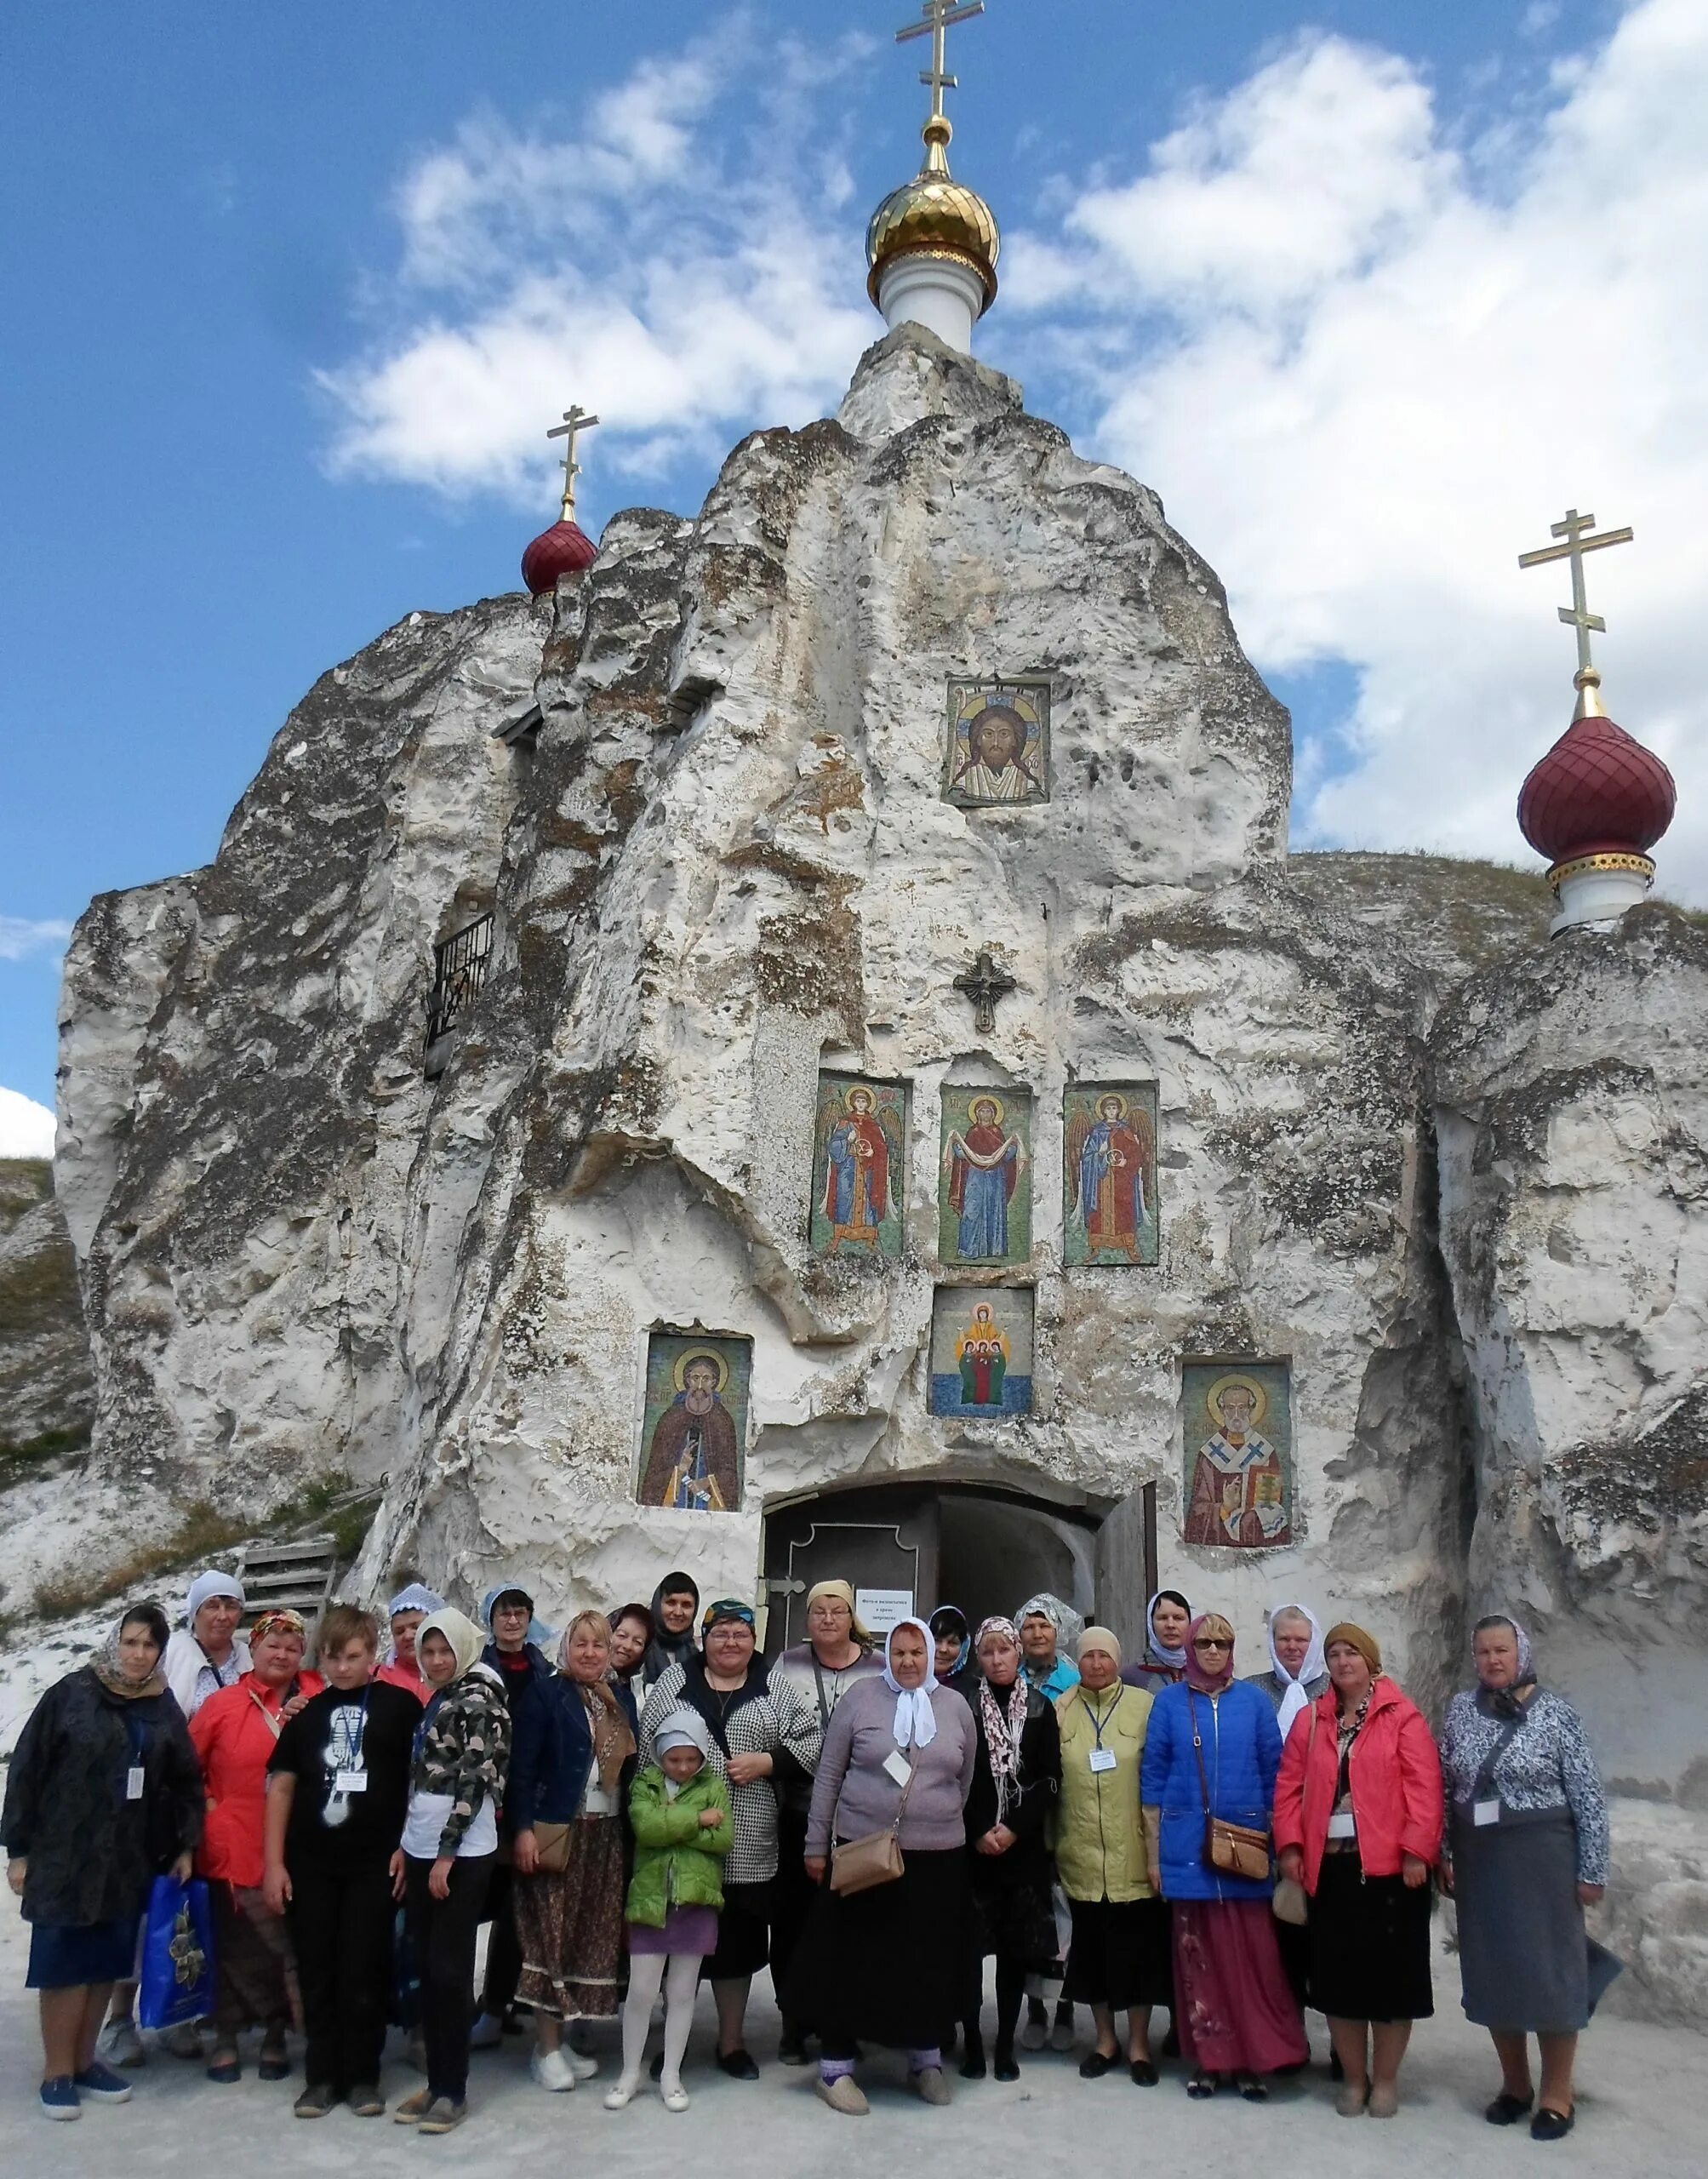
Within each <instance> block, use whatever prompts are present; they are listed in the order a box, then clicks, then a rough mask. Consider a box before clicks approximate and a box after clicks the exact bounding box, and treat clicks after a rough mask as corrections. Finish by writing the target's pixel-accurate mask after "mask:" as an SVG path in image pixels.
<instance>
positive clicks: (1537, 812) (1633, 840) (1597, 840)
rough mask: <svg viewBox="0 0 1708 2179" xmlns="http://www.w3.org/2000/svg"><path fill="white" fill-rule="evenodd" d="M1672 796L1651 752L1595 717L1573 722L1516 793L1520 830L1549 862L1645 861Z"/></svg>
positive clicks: (1671, 804)
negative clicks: (1604, 858) (1584, 859)
mask: <svg viewBox="0 0 1708 2179" xmlns="http://www.w3.org/2000/svg"><path fill="white" fill-rule="evenodd" d="M1677 798H1678V791H1677V787H1675V786H1674V785H1673V782H1672V775H1671V772H1669V771H1668V770H1667V769H1666V767H1665V764H1662V763H1661V761H1660V759H1659V757H1657V756H1656V755H1655V754H1654V751H1653V750H1650V749H1645V748H1644V747H1643V746H1642V742H1640V741H1633V740H1632V738H1631V735H1628V734H1627V733H1626V732H1625V729H1623V727H1618V726H1615V725H1614V723H1613V721H1612V720H1611V719H1610V718H1602V717H1601V716H1600V715H1599V714H1596V715H1593V716H1591V717H1590V718H1578V719H1574V720H1573V722H1572V723H1571V724H1570V725H1569V726H1568V728H1567V729H1566V730H1565V732H1564V733H1563V734H1562V735H1561V736H1560V738H1559V740H1558V741H1557V742H1556V743H1555V744H1554V746H1553V747H1552V748H1551V750H1550V751H1549V752H1548V753H1547V755H1546V756H1545V757H1544V758H1542V760H1541V762H1540V763H1539V764H1538V765H1536V767H1535V769H1534V770H1533V771H1532V772H1531V774H1530V776H1529V778H1528V779H1527V780H1526V781H1525V782H1524V784H1523V786H1522V787H1521V788H1520V789H1519V791H1518V828H1519V830H1520V831H1521V832H1522V833H1523V835H1524V837H1525V838H1526V839H1527V840H1528V842H1529V843H1530V844H1531V846H1532V847H1533V848H1534V849H1535V850H1536V852H1537V854H1538V855H1546V856H1547V858H1548V860H1549V861H1550V862H1551V863H1562V862H1571V861H1576V860H1577V859H1578V858H1579V856H1581V855H1646V854H1647V853H1648V850H1649V849H1650V848H1652V847H1653V846H1654V843H1655V842H1656V841H1657V840H1658V839H1659V838H1660V836H1661V834H1662V833H1663V832H1665V830H1666V828H1667V826H1669V825H1670V824H1671V822H1672V812H1673V809H1674V807H1675V806H1676V804H1677Z"/></svg>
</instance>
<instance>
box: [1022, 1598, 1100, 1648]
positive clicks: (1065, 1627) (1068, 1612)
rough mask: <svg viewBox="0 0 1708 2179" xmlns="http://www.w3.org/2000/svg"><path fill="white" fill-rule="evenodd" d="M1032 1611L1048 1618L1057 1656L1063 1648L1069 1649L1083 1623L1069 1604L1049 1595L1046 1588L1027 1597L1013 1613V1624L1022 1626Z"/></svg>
mask: <svg viewBox="0 0 1708 2179" xmlns="http://www.w3.org/2000/svg"><path fill="white" fill-rule="evenodd" d="M1034 1612H1037V1613H1039V1614H1040V1615H1041V1616H1043V1618H1045V1619H1047V1620H1048V1621H1049V1623H1050V1625H1051V1626H1052V1627H1054V1629H1055V1652H1056V1655H1057V1656H1060V1655H1061V1654H1062V1652H1063V1651H1064V1650H1071V1648H1072V1647H1073V1645H1074V1644H1075V1643H1076V1642H1077V1640H1078V1639H1079V1635H1080V1629H1081V1628H1082V1627H1083V1626H1084V1625H1085V1621H1083V1620H1082V1618H1081V1617H1080V1616H1079V1614H1078V1613H1077V1611H1076V1610H1074V1608H1073V1606H1072V1605H1071V1604H1064V1603H1063V1602H1062V1600H1061V1599H1060V1597H1053V1596H1051V1595H1050V1594H1049V1593H1048V1590H1046V1591H1045V1592H1044V1593H1043V1594H1042V1595H1040V1596H1035V1597H1028V1598H1027V1599H1026V1600H1025V1603H1024V1604H1022V1605H1021V1606H1020V1610H1018V1611H1017V1612H1016V1613H1015V1614H1014V1624H1015V1626H1016V1627H1024V1626H1025V1623H1026V1621H1027V1620H1028V1619H1030V1618H1031V1616H1032V1614H1033V1613H1034Z"/></svg>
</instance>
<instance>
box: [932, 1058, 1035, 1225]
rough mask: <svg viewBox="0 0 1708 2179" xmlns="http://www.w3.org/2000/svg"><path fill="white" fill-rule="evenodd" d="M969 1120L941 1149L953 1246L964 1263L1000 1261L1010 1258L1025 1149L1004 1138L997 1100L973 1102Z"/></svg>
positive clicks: (1010, 1137)
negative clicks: (1011, 1210)
mask: <svg viewBox="0 0 1708 2179" xmlns="http://www.w3.org/2000/svg"><path fill="white" fill-rule="evenodd" d="M968 1119H969V1120H970V1122H971V1125H970V1126H969V1127H968V1130H967V1132H966V1133H965V1134H964V1135H963V1134H961V1133H960V1132H959V1131H958V1130H957V1131H955V1132H953V1133H951V1135H950V1137H949V1140H948V1141H947V1142H946V1143H945V1145H944V1146H943V1170H944V1171H945V1173H947V1174H948V1175H949V1208H950V1209H951V1210H952V1211H953V1212H954V1213H955V1215H956V1218H957V1221H959V1223H958V1227H957V1239H956V1247H957V1250H958V1251H959V1254H960V1256H961V1260H962V1261H963V1263H969V1262H974V1261H978V1260H979V1259H980V1258H981V1257H995V1258H996V1259H997V1261H1001V1260H1002V1259H1003V1257H1004V1256H1006V1255H1008V1205H1009V1204H1010V1203H1012V1202H1013V1200H1014V1186H1015V1183H1016V1181H1018V1180H1019V1179H1020V1169H1021V1167H1022V1166H1023V1165H1024V1164H1025V1162H1026V1153H1025V1146H1024V1145H1023V1144H1022V1142H1021V1141H1020V1136H1019V1135H1015V1134H1014V1133H1013V1132H1012V1131H1010V1132H1008V1133H1004V1131H1003V1107H1002V1102H1001V1100H1000V1099H998V1098H996V1097H975V1098H974V1100H973V1101H972V1104H971V1106H970V1107H968Z"/></svg>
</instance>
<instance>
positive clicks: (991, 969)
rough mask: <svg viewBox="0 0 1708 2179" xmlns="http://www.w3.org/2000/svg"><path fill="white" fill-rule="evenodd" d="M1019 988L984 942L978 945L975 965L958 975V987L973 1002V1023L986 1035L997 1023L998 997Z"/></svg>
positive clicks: (956, 987) (1003, 996)
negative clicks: (994, 958) (982, 944)
mask: <svg viewBox="0 0 1708 2179" xmlns="http://www.w3.org/2000/svg"><path fill="white" fill-rule="evenodd" d="M1017 988H1018V987H1017V986H1016V984H1015V982H1014V978H1013V977H1012V976H1011V975H1009V974H1008V970H1007V969H999V968H998V967H997V964H996V963H995V962H994V961H993V960H992V959H991V954H990V949H989V947H984V946H981V947H980V948H979V954H978V958H977V959H976V960H975V961H974V964H973V965H972V967H971V968H970V969H967V970H966V971H965V973H964V974H963V975H958V976H957V977H956V979H955V989H956V990H957V991H958V992H964V993H965V995H966V996H967V997H968V998H969V999H971V1000H972V1002H973V1027H974V1028H975V1029H976V1030H978V1031H979V1032H980V1035H982V1036H986V1037H988V1036H989V1035H990V1033H991V1031H992V1030H993V1029H994V1028H995V1027H996V1026H997V1000H998V999H999V998H1007V997H1008V993H1009V992H1011V991H1014V990H1016V989H1017Z"/></svg>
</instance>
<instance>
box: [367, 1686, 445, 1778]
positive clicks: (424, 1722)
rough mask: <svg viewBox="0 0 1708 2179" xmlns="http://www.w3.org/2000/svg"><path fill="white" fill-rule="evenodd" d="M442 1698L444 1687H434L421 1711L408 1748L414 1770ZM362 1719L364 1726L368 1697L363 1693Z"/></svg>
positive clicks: (410, 1763)
mask: <svg viewBox="0 0 1708 2179" xmlns="http://www.w3.org/2000/svg"><path fill="white" fill-rule="evenodd" d="M444 1699H445V1690H444V1689H443V1687H439V1688H435V1689H434V1690H433V1693H432V1695H431V1698H430V1699H429V1701H428V1702H427V1706H426V1708H425V1709H424V1710H423V1711H422V1713H421V1721H420V1724H418V1725H417V1726H416V1728H415V1737H414V1742H413V1744H412V1745H411V1747H410V1749H409V1767H410V1769H411V1770H414V1767H415V1765H416V1764H418V1763H419V1762H420V1759H421V1754H422V1751H423V1750H424V1749H425V1748H426V1745H427V1734H428V1732H429V1730H431V1726H432V1723H433V1719H435V1717H437V1714H438V1711H439V1706H440V1705H441V1703H443V1701H444ZM362 1719H363V1725H364V1726H365V1725H366V1724H367V1721H368V1697H367V1696H365V1695H364V1696H363V1698H362Z"/></svg>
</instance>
